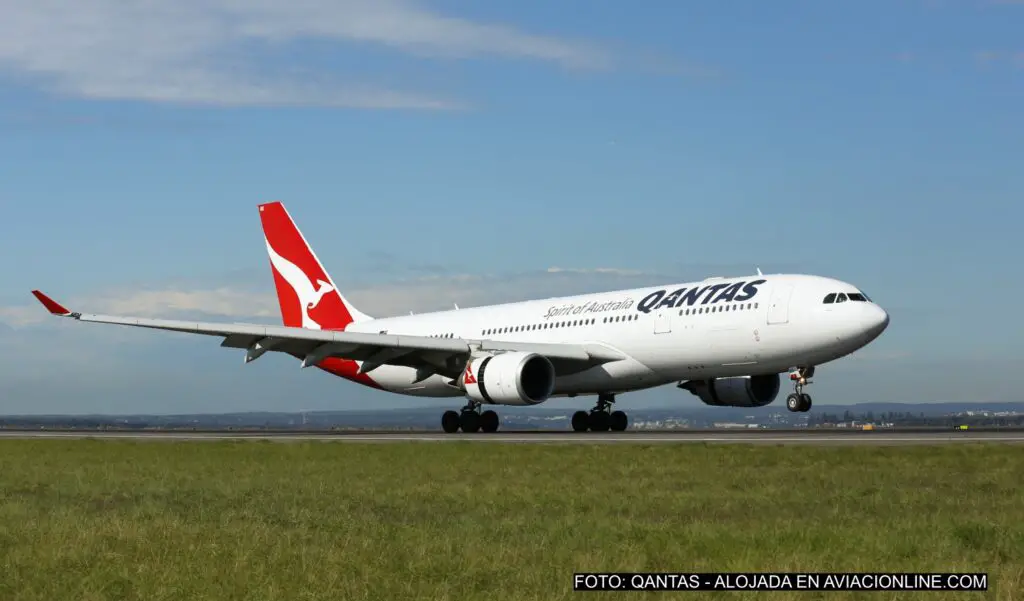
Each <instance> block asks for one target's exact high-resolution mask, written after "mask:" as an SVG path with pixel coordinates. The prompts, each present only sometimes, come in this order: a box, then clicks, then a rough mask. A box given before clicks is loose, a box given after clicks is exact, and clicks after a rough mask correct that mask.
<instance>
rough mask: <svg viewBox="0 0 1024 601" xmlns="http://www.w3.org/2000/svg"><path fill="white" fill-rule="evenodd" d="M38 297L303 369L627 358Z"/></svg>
mask: <svg viewBox="0 0 1024 601" xmlns="http://www.w3.org/2000/svg"><path fill="white" fill-rule="evenodd" d="M32 294H33V295H35V297H36V298H37V299H38V300H39V302H40V303H42V304H43V306H44V307H46V309H47V310H48V311H49V312H50V313H52V314H53V315H58V316H61V317H70V318H73V319H76V320H78V321H86V322H93V323H105V324H114V325H122V326H132V327H138V328H150V329H156V330H167V331H171V332H186V333H189V334H202V335H206V336H220V337H222V338H223V339H224V340H223V341H222V342H221V346H222V347H227V348H238V349H246V355H245V362H246V363H249V362H250V361H254V360H256V359H258V358H259V357H261V356H262V355H263V354H265V353H267V352H271V351H273V352H282V353H287V354H289V355H291V356H293V357H296V358H298V359H302V367H309V366H311V365H317V364H318V363H320V362H321V361H323V360H324V359H327V358H329V357H338V358H342V359H352V360H356V361H361V362H362V365H361V366H360V368H359V373H368V372H370V371H373V370H374V369H376V368H377V367H380V366H381V365H404V366H408V367H414V368H417V369H420V370H422V374H423V375H422V379H426V378H427V377H429V376H430V375H431V374H434V373H437V374H440V375H444V376H447V377H450V378H452V379H455V378H458V377H459V376H460V375H461V374H462V371H463V369H465V363H466V360H467V359H468V358H469V357H470V355H471V354H472V353H473V352H475V351H480V352H488V351H495V352H502V351H521V352H530V353H537V354H539V355H544V356H545V357H547V358H548V360H550V361H551V363H552V364H553V365H554V367H555V371H556V373H558V374H559V375H567V374H571V373H576V372H579V371H583V370H585V369H588V368H590V367H593V366H595V365H600V364H603V363H608V362H610V361H618V360H620V359H625V356H623V355H622V354H621V353H618V352H616V351H614V350H612V349H610V348H608V347H605V346H604V345H600V344H551V343H537V342H514V341H496V340H465V339H461V338H432V337H429V336H406V335H404V334H385V333H381V334H372V333H362V332H344V331H333V330H312V329H307V328H296V327H286V326H269V325H260V324H244V323H209V322H206V323H204V322H194V321H181V320H172V319H147V318H138V317H119V316H112V315H95V314H83V313H78V312H74V311H69V310H68V309H66V308H65V307H64V306H62V305H61V304H60V303H58V302H56V301H54V300H53V299H51V298H50V297H48V296H46V295H45V294H43V293H42V292H40V291H38V290H33V291H32Z"/></svg>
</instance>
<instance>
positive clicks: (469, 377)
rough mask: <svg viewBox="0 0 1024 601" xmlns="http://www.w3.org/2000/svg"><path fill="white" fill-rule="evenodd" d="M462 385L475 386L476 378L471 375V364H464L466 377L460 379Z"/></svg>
mask: <svg viewBox="0 0 1024 601" xmlns="http://www.w3.org/2000/svg"><path fill="white" fill-rule="evenodd" d="M462 383H463V384H476V376H474V375H473V363H472V362H470V363H468V364H466V375H465V377H464V378H463V379H462Z"/></svg>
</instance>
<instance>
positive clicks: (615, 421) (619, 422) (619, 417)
mask: <svg viewBox="0 0 1024 601" xmlns="http://www.w3.org/2000/svg"><path fill="white" fill-rule="evenodd" d="M609 422H610V423H609V425H610V426H611V428H612V431H613V432H623V431H625V429H626V427H627V426H629V418H628V417H626V414H625V412H623V411H612V414H611V417H610V418H609Z"/></svg>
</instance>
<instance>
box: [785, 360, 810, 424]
mask: <svg viewBox="0 0 1024 601" xmlns="http://www.w3.org/2000/svg"><path fill="white" fill-rule="evenodd" d="M813 375H814V366H813V365H812V366H810V367H798V368H797V369H796V370H795V371H792V372H790V374H789V379H790V380H792V381H793V382H794V385H793V387H794V388H795V389H796V391H795V392H793V393H792V394H790V395H789V396H787V397H786V408H787V409H789V410H790V411H793V412H794V413H796V412H801V413H806V412H808V411H810V410H811V395H809V394H807V393H806V392H804V386H806V385H807V384H810V383H811V382H810V380H811V376H813Z"/></svg>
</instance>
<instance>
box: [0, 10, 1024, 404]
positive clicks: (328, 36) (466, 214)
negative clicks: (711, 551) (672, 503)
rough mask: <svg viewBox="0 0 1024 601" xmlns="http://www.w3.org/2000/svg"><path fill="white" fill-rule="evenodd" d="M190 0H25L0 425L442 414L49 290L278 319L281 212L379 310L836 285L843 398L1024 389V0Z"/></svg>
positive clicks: (9, 39) (114, 304)
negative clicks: (1023, 316)
mask: <svg viewBox="0 0 1024 601" xmlns="http://www.w3.org/2000/svg"><path fill="white" fill-rule="evenodd" d="M164 4H165V6H159V7H158V6H156V5H150V4H147V5H143V6H138V7H136V8H130V9H125V8H124V7H123V6H122V5H121V4H120V3H116V2H114V0H89V1H83V2H80V3H76V5H75V7H74V9H73V10H71V9H68V8H67V7H66V6H65V5H63V4H60V3H51V2H44V1H39V2H13V1H9V0H0V12H2V13H3V14H4V15H5V16H4V19H3V21H2V22H0V206H2V207H3V208H4V219H3V220H2V222H0V232H2V234H3V235H2V236H0V274H3V278H2V281H0V413H53V412H76V413H81V412H161V413H174V412H192V411H238V410H247V409H251V410H286V409H305V410H315V409H333V408H351V407H358V406H364V407H365V406H370V405H379V406H394V407H401V406H416V405H422V404H423V402H422V401H415V400H409V399H405V398H403V397H398V396H396V395H389V394H385V393H379V392H375V391H370V390H367V389H364V388H361V387H359V386H356V385H353V384H349V383H347V382H343V381H340V380H337V379H335V378H332V377H330V376H328V375H326V374H323V373H320V372H317V371H315V370H299V367H298V365H297V363H296V362H294V361H292V360H290V359H289V358H286V357H276V356H273V357H267V358H264V359H262V360H261V361H259V362H257V363H254V364H252V365H248V366H243V364H242V357H241V355H240V354H239V353H237V352H232V351H228V350H224V349H221V348H219V347H218V346H217V340H214V339H205V338H198V337H189V336H186V335H178V334H161V333H153V332H139V331H125V330H121V329H118V328H113V327H105V326H98V325H92V324H76V323H65V322H63V321H62V320H56V319H50V318H48V316H47V315H45V314H44V313H43V312H42V309H41V308H40V307H38V306H37V305H34V304H33V303H34V301H33V299H32V298H31V296H29V294H28V291H29V290H31V289H32V288H36V287H39V288H42V289H44V290H46V291H48V292H50V293H51V294H53V295H54V296H55V297H56V298H58V299H59V300H62V301H66V304H69V305H72V306H73V307H74V308H78V309H81V310H84V311H88V312H117V313H122V314H134V315H140V316H166V317H178V316H187V315H190V316H202V317H203V318H206V319H217V320H230V321H262V322H269V323H273V322H275V321H276V320H277V319H278V315H277V312H276V307H275V302H274V298H273V296H272V280H271V276H270V271H269V266H268V262H267V259H266V256H265V252H264V249H263V248H262V238H261V234H260V230H259V221H258V217H257V213H256V208H255V205H256V204H257V203H260V202H264V201H267V200H274V199H280V200H284V201H285V202H286V203H287V205H288V206H289V209H290V210H291V212H292V214H293V216H294V217H295V218H296V220H298V222H299V225H300V227H302V229H303V231H304V233H305V234H306V236H307V238H309V239H310V241H311V242H312V244H313V245H314V247H315V248H316V250H317V252H318V254H319V255H320V257H321V259H322V260H324V262H325V263H326V264H327V267H328V269H329V270H330V271H331V273H332V275H333V276H334V279H335V280H336V281H337V282H338V284H339V286H342V287H343V288H345V289H346V290H345V291H346V292H348V293H349V295H350V296H351V297H352V299H353V300H354V301H355V302H356V303H357V305H358V306H360V308H361V309H363V310H364V311H366V312H367V313H370V314H373V315H387V314H396V313H404V312H407V311H409V310H417V311H423V310H428V309H435V308H444V307H448V306H450V305H451V303H452V302H458V303H460V305H463V306H465V305H473V304H481V303H487V302H498V301H505V300H516V299H524V298H529V297H539V296H550V295H553V294H562V293H574V292H584V291H588V290H594V291H596V290H607V289H615V288H621V287H629V286H638V285H648V284H654V283H658V282H661V281H665V280H669V281H671V280H678V279H687V278H697V277H705V276H708V275H740V274H747V273H752V272H753V271H754V269H755V268H756V267H760V268H761V269H762V270H764V271H766V272H769V271H798V272H809V273H817V274H822V275H829V276H834V277H839V278H841V279H844V280H847V281H851V282H854V283H855V284H857V285H859V286H861V287H863V288H864V289H865V290H866V291H867V292H868V293H869V294H870V295H872V296H873V297H874V298H875V299H876V300H877V301H878V302H880V303H881V304H883V306H885V307H886V308H887V309H889V311H890V313H891V315H892V319H893V322H892V324H891V325H890V327H889V329H888V331H887V332H886V333H885V334H884V335H883V337H882V338H881V339H879V340H878V341H877V342H876V343H874V344H873V345H872V346H871V347H869V348H867V349H865V350H863V351H861V352H860V353H858V354H857V355H855V356H853V357H851V358H849V359H846V360H844V361H840V362H838V363H835V364H830V365H827V366H824V367H822V368H820V369H819V373H818V377H817V378H816V382H815V384H814V386H813V387H812V388H811V392H812V393H813V394H814V397H815V402H816V404H819V405H823V404H828V403H846V402H857V401H905V402H919V401H930V400H977V401H979V402H984V401H1002V400H1021V396H1020V393H1019V392H1018V386H1017V382H1016V377H1015V376H1016V374H1015V369H1014V368H1015V366H1017V365H1018V364H1019V356H1018V355H1017V353H1016V351H1017V350H1018V349H1019V347H1020V339H1021V334H1024V327H1022V326H1021V324H1020V322H1019V320H1017V321H1007V320H1006V316H1007V310H1014V311H1015V310H1016V305H1014V304H1013V303H1012V302H1011V299H1013V298H1017V297H1019V296H1020V295H1021V294H1022V293H1024V287H1022V284H1021V281H1020V278H1019V277H1018V276H1015V275H1014V274H1016V273H1019V272H1020V268H1019V267H1018V266H1017V263H1018V261H1019V257H1020V250H1019V248H1020V240H1019V238H1020V233H1019V227H1020V226H1019V224H1020V223H1022V221H1024V208H1022V206H1024V205H1021V204H1020V200H1021V198H1024V196H1022V193H1024V169H1022V168H1021V165H1022V164H1024V39H1022V38H1021V36H1020V32H1021V31H1024V3H1022V2H1019V1H1013V0H1003V1H999V0H992V1H988V0H974V1H971V0H963V1H959V2H957V1H953V0H948V1H941V0H888V1H885V2H881V1H864V0H859V1H857V2H846V1H844V2H819V1H810V0H807V1H796V0H792V1H786V2H771V3H769V2H755V1H748V2H740V1H734V2H706V3H697V2H668V1H664V2H648V3H644V5H643V7H642V9H638V8H637V7H636V6H634V5H632V4H629V3H623V2H611V1H589V2H563V3H553V2H546V1H533V0H524V1H520V2H514V3H478V2H474V3H470V2H465V1H457V0H445V1H440V0H439V1H436V2H428V1H426V0H424V1H420V2H415V1H394V0H374V1H372V2H371V1H368V0H367V1H362V0H360V1H349V0H345V1H340V2H339V1H331V2H328V1H326V0H319V1H318V0H312V1H309V2H297V3H287V2H270V1H263V0H254V1H249V2H238V1H236V0H205V1H203V0H191V1H183V2H176V3H164ZM289 5H291V6H289ZM552 267H558V268H561V269H562V271H557V272H554V271H555V270H552V269H551V268H552ZM1011 314H1012V313H1011ZM560 402H563V401H560ZM696 402H697V401H696V399H695V398H694V397H692V396H690V395H688V394H685V393H681V392H679V391H675V390H674V389H672V388H671V387H669V388H664V389H660V390H657V391H652V392H643V393H636V394H635V395H630V396H629V397H623V398H622V401H621V403H620V404H621V405H622V406H623V408H626V409H628V408H629V407H630V406H642V405H659V406H664V405H671V404H693V403H696ZM435 403H436V402H435ZM576 404H579V405H585V404H587V401H583V402H582V403H576Z"/></svg>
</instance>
